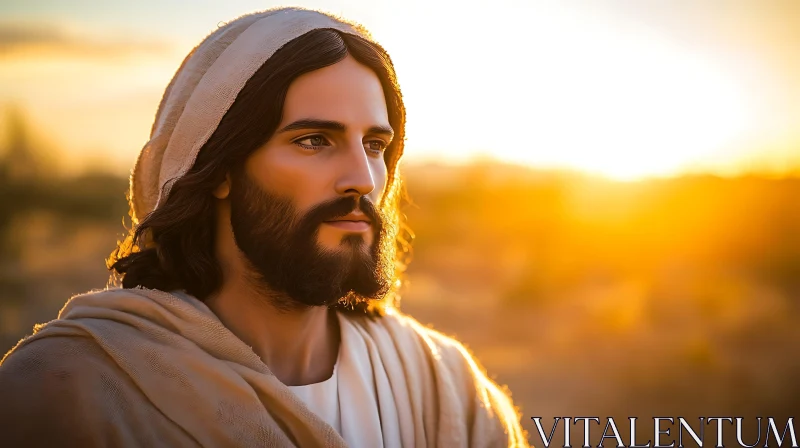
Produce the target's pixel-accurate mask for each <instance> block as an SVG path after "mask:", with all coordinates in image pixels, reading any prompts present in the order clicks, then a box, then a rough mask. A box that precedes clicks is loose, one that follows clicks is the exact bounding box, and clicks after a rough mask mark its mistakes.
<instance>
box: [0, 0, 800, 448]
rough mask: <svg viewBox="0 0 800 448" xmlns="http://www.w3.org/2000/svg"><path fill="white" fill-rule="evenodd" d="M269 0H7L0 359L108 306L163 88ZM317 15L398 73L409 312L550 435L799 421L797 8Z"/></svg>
mask: <svg viewBox="0 0 800 448" xmlns="http://www.w3.org/2000/svg"><path fill="white" fill-rule="evenodd" d="M276 5H277V4H275V3H273V2H271V1H266V2H264V1H262V2H255V1H228V2H188V1H187V2H180V1H163V0H159V1H155V0H142V1H139V2H110V1H100V0H84V1H71V2H59V1H45V0H26V1H21V0H20V1H17V0H11V1H5V2H3V3H0V352H2V353H4V352H5V351H7V350H8V349H10V348H11V347H12V346H13V345H14V344H15V343H16V341H17V340H18V339H20V338H21V337H23V336H24V335H26V334H29V333H30V332H31V330H32V326H33V324H35V323H38V322H44V321H47V320H50V319H52V318H54V317H55V316H56V314H57V312H58V310H59V309H60V307H61V306H62V305H63V303H64V302H65V300H66V299H67V298H69V297H70V296H71V295H73V294H76V293H80V292H84V291H87V290H89V289H94V288H102V287H104V286H105V285H106V281H107V278H108V273H107V271H106V269H105V265H104V260H105V258H106V257H107V256H108V254H109V253H110V252H111V250H112V249H113V248H114V246H115V243H116V241H117V240H119V239H121V238H122V237H123V235H124V234H125V232H126V230H125V227H126V226H129V224H130V221H129V220H128V219H127V216H126V215H127V206H126V201H125V190H126V187H127V177H128V175H129V173H130V169H131V168H132V167H133V163H134V161H135V158H136V156H137V154H138V151H139V149H140V148H141V146H142V145H143V144H144V143H145V142H146V140H147V138H148V135H149V127H150V125H151V123H152V119H153V116H154V114H155V111H156V108H157V106H158V101H159V99H160V96H161V94H162V92H163V89H164V87H165V86H166V85H167V83H168V82H169V79H170V78H171V76H172V74H173V73H174V71H175V70H176V69H177V67H178V65H179V64H180V62H181V60H182V58H183V57H184V56H185V55H186V54H187V53H188V52H189V51H190V50H191V48H192V47H193V46H194V45H195V44H197V43H198V42H199V41H200V40H201V39H202V38H203V37H205V36H206V35H207V34H208V33H209V32H211V31H212V30H213V29H214V28H215V27H216V26H217V24H218V23H220V22H223V21H226V20H230V19H232V18H235V17H237V16H239V15H241V14H245V13H247V12H251V11H254V10H260V9H265V8H268V7H272V6H276ZM303 6H306V7H312V8H320V9H324V10H326V11H329V12H333V13H337V14H341V15H343V16H345V17H348V18H351V19H354V20H357V21H359V22H361V23H363V24H364V25H366V26H367V27H368V28H369V29H370V30H372V32H373V34H374V35H375V37H376V39H377V40H378V41H379V42H381V43H382V44H383V45H384V46H385V47H386V48H387V49H388V50H389V52H390V54H391V55H392V58H393V60H394V62H395V64H396V66H397V71H398V76H399V79H400V83H401V87H402V88H403V93H404V97H405V98H406V104H407V108H408V140H407V151H406V158H405V161H404V162H403V163H404V164H403V172H404V175H405V176H406V179H407V185H408V191H409V195H410V198H411V203H410V204H409V205H408V206H407V207H406V213H407V215H408V219H409V223H410V226H411V228H412V229H413V231H414V232H415V234H416V239H415V241H414V261H413V262H412V264H411V266H410V268H409V271H408V278H407V282H406V286H405V291H404V296H403V297H404V298H403V304H402V305H403V309H404V310H405V311H406V312H408V313H410V314H412V315H413V316H415V317H417V318H418V319H419V320H420V321H422V322H423V323H426V324H431V325H433V326H434V327H435V328H437V329H439V330H440V331H443V332H444V333H446V334H450V335H454V336H456V337H457V338H458V339H460V340H461V341H463V342H464V343H465V344H466V345H467V346H468V347H469V348H470V349H471V350H473V351H474V353H475V354H477V356H478V357H479V359H480V360H481V362H482V363H483V364H484V366H485V367H486V368H487V369H488V371H489V373H490V376H492V377H493V378H494V379H495V380H496V381H498V382H499V383H501V384H504V385H507V386H508V388H509V389H510V391H511V393H512V396H513V398H514V400H515V402H516V404H518V405H519V406H520V407H521V411H522V415H523V421H522V423H523V426H524V427H525V429H527V430H528V431H529V432H530V435H531V441H532V442H534V443H537V444H541V441H540V439H539V438H538V435H537V434H536V429H535V426H534V425H533V423H532V422H531V421H530V417H531V416H541V417H543V418H544V424H545V429H546V431H547V432H549V425H550V424H552V418H553V417H556V416H599V417H601V418H605V417H608V416H614V417H615V418H616V419H617V423H618V424H619V426H620V431H621V432H622V433H623V434H627V426H626V421H627V420H626V419H627V417H628V416H638V417H640V418H643V419H645V421H644V427H641V429H640V431H639V432H640V433H641V434H642V440H640V443H643V442H646V441H647V440H648V439H649V438H650V436H652V423H651V422H652V420H650V418H651V417H653V416H673V417H677V416H682V417H685V418H692V417H697V416H706V417H709V416H744V417H754V416H757V415H758V416H764V417H766V416H772V417H776V418H782V419H783V422H784V423H785V418H786V417H789V416H797V412H796V411H797V410H798V407H800V406H799V405H798V403H800V384H799V383H798V377H800V356H799V355H800V326H798V325H797V320H798V318H799V317H800V207H799V206H798V205H800V3H798V2H793V1H763V2H745V1H736V0H731V1H724V2H723V1H721V0H712V1H707V2H702V3H700V2H688V1H687V2H662V1H655V0H652V1H651V0H645V1H632V0H631V1H622V0H620V1H613V2H612V1H604V2H591V3H590V2H578V1H564V2H558V3H556V2H545V1H526V2H518V1H512V0H496V1H493V2H491V5H478V4H475V5H474V6H461V5H459V4H458V3H449V4H448V3H446V2H422V1H404V2H402V3H400V2H389V1H388V0H384V1H371V2H366V1H360V0H329V1H324V0H315V1H308V2H304V3H303ZM693 421H696V420H693ZM780 422H781V420H778V423H779V424H780ZM640 425H641V421H640ZM745 425H750V428H748V427H747V426H746V427H745V433H746V434H754V432H755V425H756V421H755V420H754V419H750V420H746V421H745ZM599 432H602V428H601V430H599V431H597V430H595V433H599ZM707 432H708V433H709V434H707V435H706V437H707V438H708V439H707V440H711V439H712V438H713V433H714V427H713V426H710V427H708V428H707ZM573 433H574V434H576V436H575V440H577V437H578V436H577V434H580V428H579V427H575V428H574V430H573ZM560 434H561V433H560V431H558V434H557V435H556V440H557V441H558V440H560V439H558V437H560ZM673 434H674V432H673ZM728 434H731V436H734V435H735V434H734V433H733V431H732V430H729V431H728ZM762 434H763V429H762ZM624 438H625V439H626V440H627V438H628V437H627V435H626V436H624ZM593 439H594V440H595V444H596V443H597V442H596V440H597V437H596V436H595V437H593ZM745 441H746V442H747V443H752V442H753V441H755V435H753V438H752V439H745ZM559 443H560V442H559ZM709 443H711V442H709ZM761 443H763V439H762V442H761Z"/></svg>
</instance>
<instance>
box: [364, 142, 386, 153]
mask: <svg viewBox="0 0 800 448" xmlns="http://www.w3.org/2000/svg"><path fill="white" fill-rule="evenodd" d="M367 149H369V150H370V151H378V152H382V151H384V150H385V149H386V143H385V142H383V141H381V140H370V141H368V142H367Z"/></svg>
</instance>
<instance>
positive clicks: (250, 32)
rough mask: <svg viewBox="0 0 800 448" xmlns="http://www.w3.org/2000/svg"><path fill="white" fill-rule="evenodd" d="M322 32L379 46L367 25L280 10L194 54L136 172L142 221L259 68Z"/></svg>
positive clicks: (134, 188) (222, 31) (213, 38)
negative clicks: (305, 36)
mask: <svg viewBox="0 0 800 448" xmlns="http://www.w3.org/2000/svg"><path fill="white" fill-rule="evenodd" d="M320 28H330V29H334V30H338V31H341V32H344V33H348V34H354V35H357V36H360V37H362V38H365V39H367V40H369V41H373V40H372V38H371V36H370V35H369V33H368V32H367V31H366V30H365V29H364V28H363V27H361V26H359V25H356V24H353V23H350V22H347V21H345V20H343V19H341V18H337V17H334V16H331V15H328V14H325V13H322V12H318V11H311V10H307V9H301V8H279V9H271V10H267V11H263V12H259V13H253V14H248V15H245V16H242V17H239V18H238V19H236V20H233V21H231V22H228V23H226V24H225V25H223V26H221V27H220V28H219V29H217V30H216V31H214V32H213V33H211V34H210V35H209V36H208V37H206V38H205V39H204V40H203V41H202V42H201V43H200V45H198V46H197V47H195V48H194V49H193V50H192V51H191V52H190V53H189V55H188V56H186V59H184V60H183V63H182V64H181V66H180V68H179V69H178V71H177V72H176V73H175V75H174V76H173V77H172V81H170V83H169V85H168V86H167V89H166V90H165V91H164V96H163V97H162V98H161V104H160V105H159V106H158V112H157V113H156V118H155V122H154V123H153V127H152V130H151V132H150V140H149V141H148V142H147V144H145V145H144V147H143V148H142V152H141V153H140V154H139V158H138V160H137V161H136V166H135V167H134V169H133V172H132V174H131V183H130V203H131V213H132V215H131V218H132V219H133V222H134V224H136V223H138V222H139V221H140V220H141V219H142V218H144V217H145V216H146V215H147V214H148V213H150V212H152V211H153V210H155V209H156V208H157V207H158V206H159V204H161V203H163V202H164V201H165V200H166V197H167V195H168V194H169V189H170V187H171V186H172V184H173V183H174V182H175V181H176V180H178V179H179V178H181V177H182V176H183V175H184V174H186V172H187V171H189V168H191V167H192V165H193V164H194V162H195V159H196V158H197V154H198V152H199V151H200V148H202V147H203V145H204V144H205V143H206V141H207V140H208V139H209V137H211V135H212V134H213V133H214V131H215V130H216V128H217V126H218V125H219V123H220V120H222V117H223V116H224V115H225V113H226V112H227V111H228V108H230V107H231V105H232V104H233V101H234V100H235V99H236V96H237V95H238V94H239V91H240V90H241V89H242V87H244V85H245V83H246V82H247V80H248V79H250V77H251V76H253V74H254V73H255V72H256V70H258V69H259V68H260V67H261V66H262V65H263V64H264V63H265V62H266V61H267V60H268V59H269V58H270V57H271V56H272V55H273V54H274V53H275V52H276V51H277V50H278V49H280V48H281V47H283V46H284V45H286V44H287V43H288V42H290V41H291V40H293V39H296V38H298V37H300V36H302V35H303V34H305V33H307V32H309V31H312V30H315V29H320Z"/></svg>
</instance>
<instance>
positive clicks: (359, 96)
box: [230, 56, 392, 305]
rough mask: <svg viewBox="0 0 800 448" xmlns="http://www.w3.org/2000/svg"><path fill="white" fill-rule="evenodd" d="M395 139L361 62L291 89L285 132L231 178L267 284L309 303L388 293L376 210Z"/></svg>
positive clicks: (234, 207)
mask: <svg viewBox="0 0 800 448" xmlns="http://www.w3.org/2000/svg"><path fill="white" fill-rule="evenodd" d="M391 139H392V130H391V128H390V126H389V119H388V114H387V108H386V101H385V98H384V94H383V89H382V87H381V84H380V81H379V79H378V77H377V76H376V75H375V74H374V73H373V72H372V71H371V70H370V69H368V68H367V67H365V66H362V65H360V64H359V63H358V62H356V61H355V60H354V59H353V58H352V57H350V56H348V57H347V58H345V59H344V60H342V61H340V62H339V63H337V64H334V65H332V66H328V67H325V68H322V69H319V70H316V71H313V72H310V73H307V74H305V75H302V76H300V77H298V78H297V79H296V80H295V81H294V82H293V83H292V84H291V86H290V87H289V90H288V92H287V95H286V99H285V103H284V108H283V116H282V120H281V123H280V125H279V126H278V129H277V130H276V132H275V134H274V135H273V136H272V137H271V138H270V140H269V141H268V142H267V143H266V144H265V145H264V146H262V147H261V148H259V149H258V150H256V151H255V152H254V153H253V154H252V155H251V156H250V157H249V158H248V160H247V161H246V163H245V165H244V169H243V170H242V171H243V172H240V173H238V174H236V175H232V176H231V191H230V199H231V224H232V228H233V233H234V238H235V240H236V244H237V246H238V247H239V249H240V250H241V251H242V253H244V255H245V256H246V258H247V259H248V261H249V262H250V264H251V265H252V267H253V268H254V269H255V271H256V272H255V274H258V276H259V277H260V279H261V280H263V281H265V282H266V284H267V286H269V287H270V288H272V289H274V290H277V291H278V292H283V293H286V294H287V295H288V296H289V297H290V298H291V299H292V301H293V302H295V303H302V304H306V305H329V304H332V303H334V302H335V301H336V300H337V299H339V298H341V297H342V296H344V295H345V294H346V293H347V292H348V291H353V292H355V293H356V294H358V295H359V296H362V297H366V298H372V297H376V296H380V295H382V294H384V293H385V292H386V291H387V290H388V285H389V281H390V279H389V273H390V271H389V270H388V269H387V267H388V266H389V264H390V263H391V260H388V259H387V258H388V254H387V252H388V251H387V250H386V249H387V242H386V241H384V240H385V239H386V238H384V237H383V235H384V232H383V230H384V229H383V223H384V221H385V219H384V217H383V216H382V215H381V214H380V213H379V212H378V211H377V210H376V207H375V206H376V205H377V204H378V202H379V201H380V199H381V197H382V195H383V193H384V189H385V187H386V177H387V168H386V164H385V162H384V154H383V153H384V150H385V149H386V147H387V146H388V145H389V143H390V142H391Z"/></svg>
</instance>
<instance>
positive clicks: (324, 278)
mask: <svg viewBox="0 0 800 448" xmlns="http://www.w3.org/2000/svg"><path fill="white" fill-rule="evenodd" d="M231 178H232V183H231V192H230V199H231V226H232V228H233V236H234V239H235V241H236V245H237V246H238V247H239V250H241V252H242V253H243V254H244V255H245V257H246V258H247V261H249V263H250V265H251V268H252V271H253V272H251V273H250V274H251V279H252V280H254V281H255V282H256V283H257V284H256V285H255V286H257V287H267V288H268V290H269V291H270V292H271V293H272V294H270V296H271V297H273V299H274V300H273V301H274V302H275V303H274V304H275V305H277V306H280V307H283V308H296V307H298V306H323V305H325V306H330V305H333V304H336V303H337V302H339V301H341V300H344V299H347V300H348V301H349V302H351V303H349V304H348V305H350V306H353V305H355V303H354V302H357V301H366V300H375V299H380V298H382V297H383V296H384V295H385V294H386V293H387V291H388V290H389V287H390V284H391V276H392V270H391V269H390V267H391V266H392V260H391V258H392V255H393V252H392V251H391V248H392V244H391V243H389V242H387V235H386V232H385V229H384V226H385V222H386V219H385V217H384V216H383V214H382V213H381V212H380V211H379V210H377V209H376V208H375V206H374V205H373V204H372V203H371V202H370V201H369V200H367V199H366V197H364V196H360V200H358V198H359V197H356V196H347V197H341V198H337V199H334V200H331V201H328V202H325V203H322V204H319V205H317V206H315V207H314V208H312V209H311V210H309V211H308V212H306V213H305V214H302V215H300V214H299V213H298V212H297V210H296V208H295V207H294V205H292V202H291V200H289V199H288V198H282V197H278V196H276V195H273V194H271V193H268V192H265V191H264V190H263V189H262V188H260V187H259V186H258V185H257V184H255V183H254V182H253V181H252V180H251V179H250V178H249V176H248V175H247V174H246V173H245V172H243V171H241V172H240V175H237V176H231ZM356 203H358V206H359V209H360V211H361V212H363V213H364V215H366V217H367V218H369V220H370V221H371V226H372V227H371V229H370V232H372V235H373V238H372V244H371V245H367V242H366V241H365V240H364V237H363V236H362V234H356V233H349V234H345V236H344V237H343V238H342V241H341V243H340V246H341V247H340V248H339V249H338V250H327V249H325V248H323V247H320V245H319V243H318V242H317V234H318V231H319V228H320V226H321V225H322V224H323V222H325V221H330V220H333V219H335V218H339V217H342V216H345V215H347V214H349V213H350V212H352V211H354V210H355V209H356ZM387 243H388V244H387ZM275 293H277V294H275Z"/></svg>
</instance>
